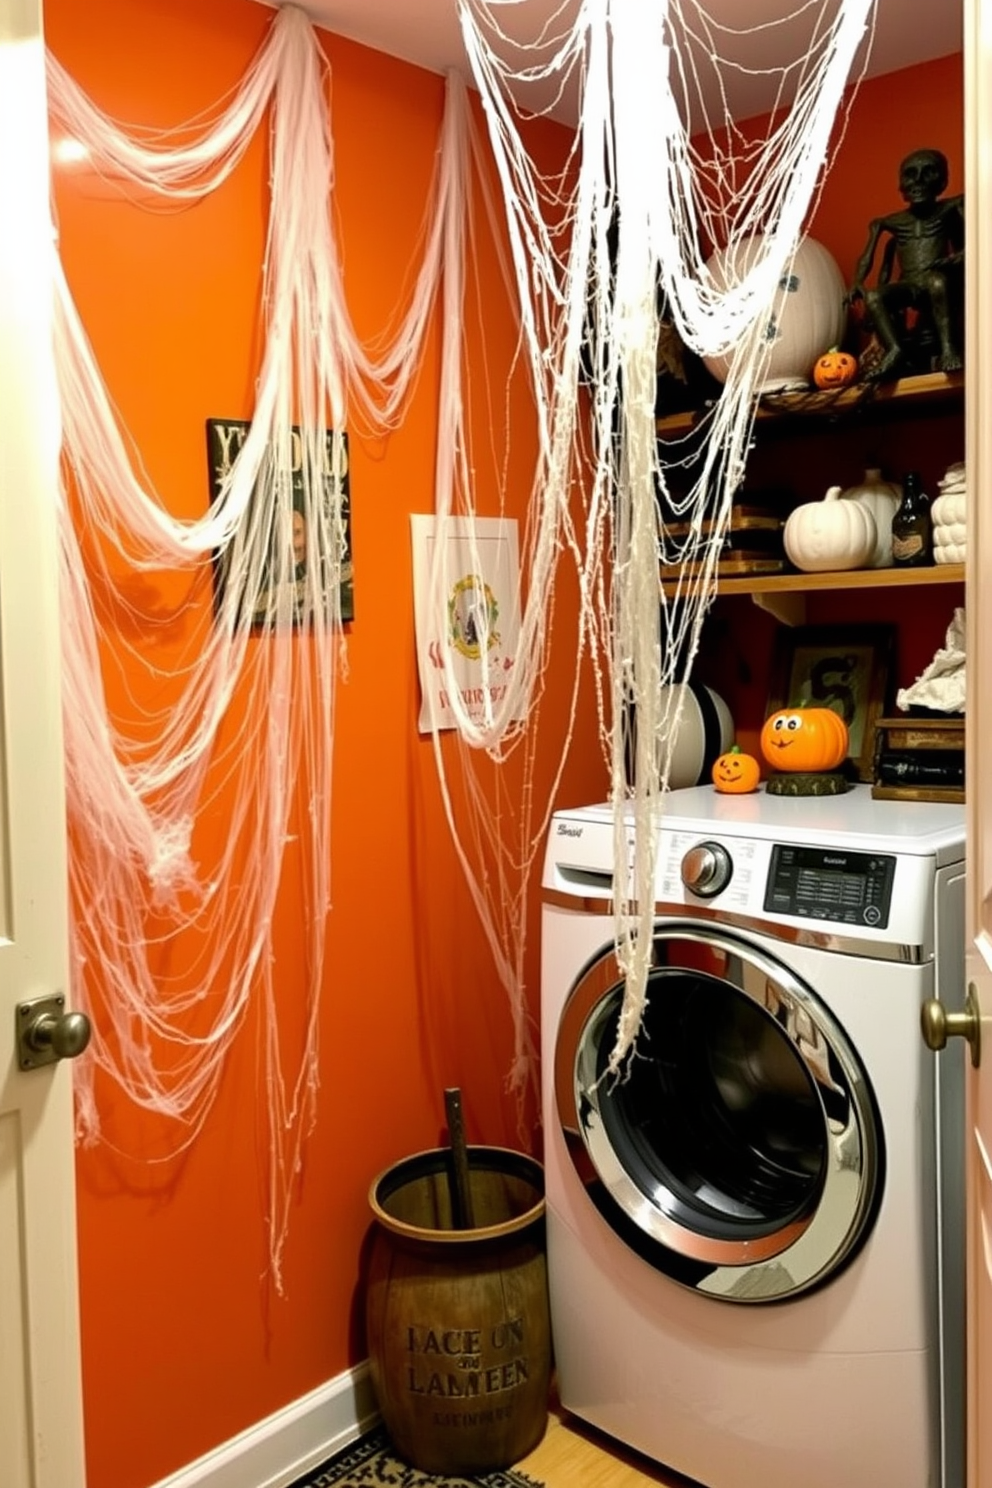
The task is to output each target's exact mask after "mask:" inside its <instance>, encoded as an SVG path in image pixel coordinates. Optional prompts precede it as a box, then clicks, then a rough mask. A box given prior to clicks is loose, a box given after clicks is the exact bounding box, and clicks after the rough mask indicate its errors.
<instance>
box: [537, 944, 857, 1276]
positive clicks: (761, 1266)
mask: <svg viewBox="0 0 992 1488" xmlns="http://www.w3.org/2000/svg"><path fill="white" fill-rule="evenodd" d="M837 974H838V975H843V974H844V971H843V968H842V967H841V968H839V969H838V973H837ZM623 990H624V983H623V977H622V974H621V972H620V968H619V966H618V963H617V960H616V957H615V955H614V953H613V951H612V949H610V950H609V951H608V952H604V954H603V955H602V956H600V957H598V958H597V959H596V960H595V961H593V962H592V963H591V965H590V966H589V967H588V968H587V970H586V971H585V973H584V974H583V975H582V977H581V978H580V980H579V981H578V982H577V983H576V985H575V987H574V988H573V991H572V993H571V996H570V998H569V1000H568V1002H567V1004H566V1006H565V1009H564V1012H563V1015H562V1019H561V1023H560V1026H559V1032H558V1040H557V1049H556V1060H555V1092H556V1099H557V1106H558V1114H559V1118H560V1121H561V1126H562V1131H563V1133H564V1136H565V1142H566V1146H567V1148H568V1151H569V1153H570V1156H571V1158H572V1162H573V1163H574V1165H575V1168H576V1171H577V1172H578V1174H579V1176H580V1177H581V1179H582V1181H583V1182H584V1184H585V1186H586V1190H587V1192H588V1194H589V1196H590V1198H591V1199H592V1201H593V1202H594V1203H596V1204H597V1206H598V1207H599V1209H600V1212H601V1213H602V1214H603V1217H604V1218H605V1219H606V1221H607V1223H608V1224H610V1225H611V1227H612V1228H613V1229H614V1230H615V1231H616V1233H617V1234H618V1235H620V1236H621V1238H622V1239H624V1240H625V1241H626V1243H627V1244H628V1245H629V1246H630V1247H631V1248H632V1249H634V1250H636V1251H638V1253H639V1254H641V1255H642V1256H643V1257H644V1258H645V1259H646V1260H648V1261H649V1262H650V1263H651V1264H652V1265H653V1266H655V1267H657V1268H658V1269H659V1270H661V1271H664V1272H665V1273H667V1274H668V1275H669V1276H671V1277H672V1278H673V1279H675V1280H676V1281H679V1282H681V1283H683V1284H684V1285H686V1286H690V1287H693V1288H695V1289H697V1290H698V1291H701V1292H705V1293H708V1294H710V1295H712V1296H714V1297H719V1298H723V1299H725V1300H727V1301H731V1302H748V1303H768V1302H779V1301H783V1300H785V1299H787V1298H790V1297H795V1296H798V1295H800V1294H802V1293H805V1292H808V1291H809V1290H810V1289H812V1288H813V1287H817V1286H820V1285H822V1284H823V1283H824V1282H825V1281H827V1280H828V1278H830V1277H832V1276H834V1275H836V1273H837V1271H838V1270H839V1269H840V1268H841V1267H842V1266H844V1265H845V1264H846V1263H847V1262H848V1261H849V1260H850V1259H851V1258H852V1256H853V1255H854V1254H855V1252H856V1251H857V1249H858V1247H859V1246H860V1245H861V1244H862V1243H863V1242H864V1240H865V1238H866V1237H867V1235H868V1233H869V1231H870V1228H871V1224H872V1222H873V1219H874V1216H875V1213H876V1212H877V1208H878V1203H879V1200H880V1197H881V1189H882V1180H883V1168H884V1149H883V1143H882V1131H881V1124H880V1121H879V1118H878V1113H877V1109H876V1106H875V1101H874V1098H873V1096H872V1092H871V1088H870V1085H869V1082H868V1079H867V1076H866V1074H865V1071H864V1070H863V1068H862V1067H861V1065H860V1063H859V1061H858V1057H857V1053H856V1051H855V1050H854V1048H853V1047H852V1046H851V1043H850V1041H849V1040H848V1038H847V1036H846V1035H845V1033H844V1031H843V1029H842V1028H841V1027H840V1026H839V1024H838V1023H837V1021H836V1019H835V1018H833V1017H832V1015H831V1014H830V1012H829V1009H828V1008H826V1007H825V1006H824V1004H823V1002H822V1001H821V999H820V998H818V997H817V996H816V994H815V993H814V992H813V991H812V990H811V989H810V988H809V987H808V986H806V985H805V984H804V983H803V982H802V981H801V980H800V978H799V977H797V976H796V975H795V974H794V973H793V972H791V971H790V970H789V969H788V967H787V966H785V965H784V964H782V963H780V962H779V961H778V960H777V959H776V958H774V957H772V956H771V955H768V954H766V953H765V952H764V951H763V950H762V949H761V948H759V947H757V946H755V945H754V944H753V943H752V942H750V941H748V940H747V939H746V938H744V937H743V936H737V935H735V934H733V933H728V932H726V931H723V930H722V929H720V928H718V927H710V926H709V925H700V924H697V923H694V922H691V921H685V922H682V921H675V920H672V921H665V922H663V923H661V924H659V925H658V926H657V927H656V929H655V932H654V945H653V955H652V967H651V971H650V973H649V979H648V988H647V1009H646V1012H645V1015H644V1022H643V1025H642V1030H641V1033H640V1036H639V1038H638V1042H637V1049H636V1052H635V1054H634V1056H633V1057H632V1058H631V1059H630V1060H629V1062H628V1064H627V1066H626V1068H625V1069H624V1071H623V1073H622V1074H621V1075H619V1076H616V1075H612V1074H610V1072H609V1069H608V1064H609V1059H610V1055H611V1053H612V1051H613V1048H614V1046H615V1043H616V1036H617V1027H618V1020H619V1015H620V1007H621V1003H622V1000H623Z"/></svg>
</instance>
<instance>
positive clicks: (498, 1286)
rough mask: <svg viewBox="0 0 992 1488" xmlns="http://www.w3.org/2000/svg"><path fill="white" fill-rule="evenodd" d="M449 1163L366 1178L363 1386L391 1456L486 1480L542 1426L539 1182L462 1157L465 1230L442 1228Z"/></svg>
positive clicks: (519, 1163)
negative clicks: (468, 1214) (467, 1207)
mask: <svg viewBox="0 0 992 1488" xmlns="http://www.w3.org/2000/svg"><path fill="white" fill-rule="evenodd" d="M450 1164H451V1153H450V1151H449V1150H448V1149H447V1148H438V1149H437V1150H435V1151H431V1152H421V1153H418V1154H417V1155H416V1156H413V1157H408V1158H406V1159H405V1160H404V1161H403V1162H400V1163H397V1164H396V1165H395V1166H394V1167H391V1168H388V1169H387V1170H386V1171H385V1172H384V1173H382V1174H380V1176H379V1177H378V1178H377V1179H376V1180H375V1182H374V1183H373V1184H372V1188H371V1190H370V1194H369V1202H370V1203H371V1206H372V1211H373V1213H374V1215H375V1220H376V1223H375V1225H374V1234H373V1239H372V1247H371V1254H370V1259H369V1270H368V1281H367V1289H366V1308H365V1318H366V1327H367V1342H368V1350H369V1360H370V1366H371V1376H372V1383H373V1387H374V1389H375V1393H376V1398H377V1401H378V1405H379V1409H380V1411H381V1412H382V1418H383V1421H384V1423H385V1426H386V1429H387V1431H388V1432H389V1435H390V1437H391V1438H392V1442H393V1446H394V1447H395V1448H396V1451H397V1452H398V1453H399V1455H400V1456H401V1457H404V1458H406V1460H407V1461H408V1462H409V1463H410V1464H411V1465H412V1466H413V1467H417V1468H420V1470H421V1471H422V1472H429V1473H440V1474H442V1475H443V1474H445V1473H448V1474H456V1473H463V1474H467V1475H470V1474H476V1473H486V1472H495V1471H496V1470H497V1469H499V1468H503V1467H509V1466H510V1465H511V1464H512V1463H514V1462H517V1461H519V1460H520V1458H521V1457H524V1456H526V1454H527V1453H528V1452H529V1451H531V1450H532V1448H534V1447H535V1446H536V1445H537V1443H538V1442H539V1441H540V1440H541V1437H542V1436H543V1435H544V1432H545V1429H546V1427H547V1421H548V1391H549V1386H550V1375H551V1324H550V1317H549V1310H548V1278H547V1264H546V1257H545V1244H544V1171H543V1169H542V1167H541V1165H540V1163H537V1162H535V1161H534V1160H533V1159H532V1158H530V1157H526V1156H525V1155H524V1154H523V1153H519V1152H512V1151H507V1150H504V1149H503V1148H499V1147H469V1148H468V1174H469V1191H470V1194H471V1202H472V1214H473V1220H474V1225H473V1228H472V1229H455V1228H454V1227H453V1223H452V1202H451V1183H450Z"/></svg>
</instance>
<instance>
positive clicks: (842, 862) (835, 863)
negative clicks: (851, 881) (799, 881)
mask: <svg viewBox="0 0 992 1488" xmlns="http://www.w3.org/2000/svg"><path fill="white" fill-rule="evenodd" d="M823 866H824V867H825V868H846V867H847V858H845V857H836V856H835V857H831V855H830V854H829V853H824V854H823Z"/></svg>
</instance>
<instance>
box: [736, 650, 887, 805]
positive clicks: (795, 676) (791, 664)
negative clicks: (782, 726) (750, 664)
mask: <svg viewBox="0 0 992 1488" xmlns="http://www.w3.org/2000/svg"><path fill="white" fill-rule="evenodd" d="M895 636H896V630H895V626H894V625H850V626H845V625H803V626H797V627H796V628H795V629H790V628H788V627H787V626H782V627H781V629H780V630H779V633H778V636H777V639H776V643H775V652H774V655H773V658H772V675H771V690H770V694H769V698H768V707H767V710H766V713H765V717H766V718H770V717H771V715H772V714H773V713H777V712H778V710H779V709H780V708H801V707H807V708H810V707H813V708H833V709H834V711H835V712H836V713H839V714H840V716H841V717H842V718H843V720H844V722H845V723H846V724H847V730H848V734H849V736H850V744H849V749H848V761H849V765H850V767H851V770H852V773H853V774H854V775H855V776H856V777H857V779H858V780H864V781H869V782H871V781H872V780H874V776H875V736H876V733H877V730H878V720H879V719H880V718H881V717H883V716H884V715H885V712H886V706H887V701H888V694H889V687H890V682H891V677H892V670H893V661H894V657H895Z"/></svg>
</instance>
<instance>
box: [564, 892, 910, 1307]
mask: <svg viewBox="0 0 992 1488" xmlns="http://www.w3.org/2000/svg"><path fill="white" fill-rule="evenodd" d="M653 940H654V946H655V957H657V953H658V948H659V947H670V946H671V945H672V943H674V942H677V941H680V942H690V943H692V944H695V945H704V946H706V947H707V948H710V949H714V950H716V951H718V952H720V953H722V954H724V955H725V956H726V967H727V971H726V975H725V976H724V978H723V979H724V981H725V982H726V983H727V985H728V986H730V987H732V988H733V989H734V990H735V991H736V992H738V993H740V994H741V995H743V996H745V997H747V998H748V999H749V1000H750V1001H751V1002H752V1003H754V1004H755V1005H757V1006H758V1007H759V1008H761V1009H762V1011H763V1012H764V1013H765V1014H766V1015H767V1016H769V1017H771V1018H773V1020H774V1022H775V1023H776V1025H777V1026H778V1029H779V1031H780V1032H781V1034H782V1035H783V1036H784V1037H785V1038H786V1039H787V1040H788V1041H789V1043H790V1045H791V1047H792V1048H793V1050H794V1051H795V1053H796V1054H797V1055H798V1057H799V1059H800V1060H801V1062H802V1064H803V1066H804V1068H805V1070H806V1072H807V1074H808V1076H809V1079H810V1081H811V1084H812V1086H813V1088H814V1090H815V1091H816V1092H817V1095H818V1096H819V1097H820V1101H821V1109H822V1108H823V1101H822V1096H821V1094H820V1093H821V1090H822V1088H823V1085H824V1082H825V1081H829V1085H830V1106H831V1111H832V1113H833V1114H832V1115H831V1116H830V1117H829V1118H828V1116H827V1114H826V1110H822V1114H823V1123H824V1147H825V1150H826V1164H825V1171H824V1176H823V1182H822V1191H821V1193H820V1197H819V1201H818V1202H817V1204H816V1205H815V1207H814V1208H813V1210H812V1211H811V1212H810V1213H809V1214H808V1215H805V1216H803V1217H801V1218H799V1219H797V1220H795V1221H793V1222H791V1223H789V1224H786V1225H784V1226H783V1227H782V1228H781V1229H778V1230H776V1231H775V1232H774V1233H773V1234H770V1235H766V1236H763V1237H760V1238H757V1239H756V1238H753V1237H752V1238H749V1239H745V1240H728V1239H719V1238H714V1237H711V1236H707V1235H702V1234H700V1233H699V1232H698V1231H696V1230H694V1229H692V1228H691V1227H689V1226H686V1225H683V1224H681V1223H679V1221H678V1220H676V1219H674V1218H673V1217H672V1216H671V1215H670V1214H669V1213H666V1211H665V1208H664V1207H662V1203H659V1201H658V1196H657V1195H655V1196H652V1195H650V1194H648V1193H646V1192H644V1190H643V1189H642V1188H641V1187H639V1186H638V1185H637V1184H636V1183H635V1182H634V1181H633V1179H632V1178H631V1176H630V1174H629V1173H628V1172H627V1170H626V1169H625V1168H624V1166H623V1164H622V1162H621V1161H620V1159H619V1157H618V1155H617V1153H616V1152H615V1150H614V1148H613V1145H612V1143H611V1141H610V1139H609V1136H608V1134H607V1132H606V1129H605V1125H604V1121H603V1117H602V1109H601V1100H602V1082H601V1080H600V1077H599V1072H598V1061H597V1054H598V1050H599V1043H598V1042H597V1038H596V1035H597V1033H598V1032H599V1031H601V1029H602V1026H603V1024H604V1022H606V1020H607V1016H608V1004H609V1000H610V998H611V996H612V997H614V998H615V997H618V996H619V995H620V994H621V992H622V987H623V976H622V973H621V971H620V967H619V964H618V962H617V959H616V956H615V954H614V952H613V950H612V949H610V950H609V951H605V952H604V953H603V954H602V955H601V956H599V957H598V958H597V959H596V960H595V961H593V962H592V963H591V964H590V965H589V967H588V968H587V969H586V971H585V972H584V973H583V974H582V976H581V977H580V978H579V980H578V982H577V983H576V985H575V987H574V988H573V990H572V992H571V994H570V996H569V998H568V1001H567V1003H566V1005H565V1008H564V1010H563V1013H562V1017H561V1020H560V1024H559V1029H558V1036H557V1044H556V1052H555V1071H554V1080H555V1094H556V1100H557V1107H558V1115H559V1120H560V1122H561V1125H562V1128H563V1131H564V1133H565V1135H566V1145H568V1138H569V1137H570V1136H571V1137H572V1139H573V1141H574V1139H575V1138H578V1139H580V1140H581V1144H582V1147H583V1148H584V1149H585V1152H586V1153H587V1154H588V1159H589V1160H590V1161H591V1162H592V1165H593V1167H594V1169H595V1171H596V1173H597V1175H598V1177H599V1179H600V1181H601V1182H602V1184H603V1186H604V1188H605V1190H606V1192H607V1193H608V1194H609V1196H610V1197H611V1199H612V1200H613V1202H614V1203H615V1204H617V1205H618V1206H619V1208H620V1209H621V1211H622V1212H623V1213H624V1214H625V1215H626V1216H627V1218H628V1220H630V1221H631V1222H633V1224H635V1225H636V1226H637V1228H638V1230H639V1231H640V1232H641V1233H642V1234H643V1235H645V1236H646V1237H647V1238H648V1241H649V1243H651V1244H653V1246H655V1247H657V1248H659V1255H658V1261H657V1264H658V1266H659V1269H662V1270H664V1269H665V1265H664V1255H665V1253H666V1252H669V1253H674V1254H675V1255H677V1256H680V1257H685V1258H688V1259H689V1260H691V1261H694V1262H697V1263H699V1270H700V1273H701V1274H700V1276H699V1279H698V1280H697V1281H696V1282H695V1283H694V1286H695V1289H696V1290H700V1291H704V1292H707V1293H709V1294H711V1295H713V1296H715V1297H723V1298H726V1299H727V1300H732V1301H746V1302H768V1301H773V1300H782V1299H785V1298H786V1297H790V1296H795V1295H798V1294H799V1293H802V1292H805V1291H809V1290H810V1289H811V1288H813V1287H815V1286H817V1285H819V1284H821V1283H822V1282H823V1281H824V1280H826V1278H827V1277H828V1276H829V1275H832V1274H834V1273H835V1272H836V1271H837V1270H838V1269H839V1268H840V1267H841V1266H842V1265H843V1264H844V1262H845V1261H846V1260H847V1259H849V1258H850V1256H851V1255H852V1254H853V1252H854V1250H855V1249H856V1248H857V1246H858V1244H859V1242H860V1241H861V1239H862V1237H863V1236H864V1234H865V1231H866V1227H867V1226H868V1225H869V1223H870V1221H871V1219H872V1217H873V1214H874V1212H875V1209H876V1207H877V1198H878V1189H879V1185H880V1182H881V1173H882V1158H883V1154H882V1141H881V1133H880V1129H879V1123H878V1118H877V1115H876V1112H875V1106H874V1100H873V1097H872V1094H871V1090H870V1088H869V1086H868V1081H867V1078H866V1076H865V1074H864V1071H863V1069H862V1067H861V1064H860V1061H859V1060H858V1058H857V1055H856V1053H855V1051H854V1049H853V1047H852V1045H851V1043H850V1041H849V1039H848V1038H847V1035H846V1034H845V1033H844V1031H843V1029H842V1028H841V1027H840V1025H839V1024H838V1023H837V1021H836V1019H835V1018H834V1017H833V1015H832V1014H831V1013H830V1011H829V1009H828V1008H826V1007H825V1006H824V1005H823V1003H822V1002H821V1001H820V999H819V998H818V997H816V995H815V994H814V993H813V992H812V991H811V990H810V989H809V988H808V987H807V986H806V985H805V984H804V983H803V982H802V981H801V980H800V978H799V977H797V976H796V975H795V974H794V973H793V972H791V971H790V970H789V968H788V967H786V966H784V965H783V964H782V963H780V962H779V961H777V960H775V959H773V958H772V957H771V956H768V955H766V954H765V953H764V952H763V951H762V950H760V949H759V948H758V947H756V946H755V945H753V944H752V943H751V942H749V941H747V940H745V939H743V938H740V937H738V936H735V935H732V934H728V933H726V932H725V931H723V930H721V929H719V928H717V927H713V928H711V927H710V926H708V925H707V926H700V925H699V924H697V923H695V922H693V921H691V920H685V921H679V920H675V921H667V920H666V921H665V923H664V924H663V925H658V926H656V928H655V931H654V937H653ZM673 969H677V965H676V966H675V967H674V968H673ZM685 970H686V972H687V973H689V974H691V973H692V972H693V971H695V970H696V968H693V967H691V966H689V967H686V968H685ZM604 1009H606V1011H604ZM828 1054H829V1056H832V1057H831V1058H830V1061H829V1072H828V1070H827V1057H826V1056H827V1055H828ZM838 1109H839V1110H840V1111H842V1113H843V1115H842V1118H841V1119H838V1116H837V1114H836V1113H837V1111H838ZM664 1197H665V1195H664V1194H663V1195H662V1199H664Z"/></svg>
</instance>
